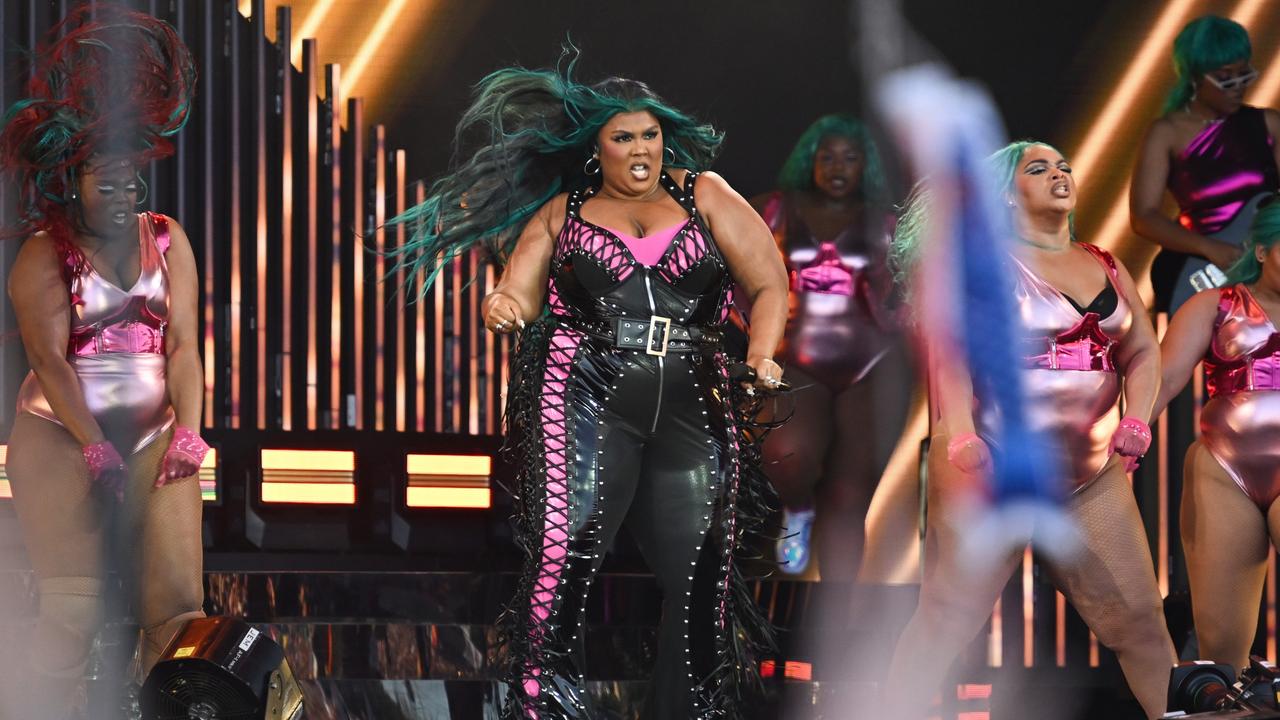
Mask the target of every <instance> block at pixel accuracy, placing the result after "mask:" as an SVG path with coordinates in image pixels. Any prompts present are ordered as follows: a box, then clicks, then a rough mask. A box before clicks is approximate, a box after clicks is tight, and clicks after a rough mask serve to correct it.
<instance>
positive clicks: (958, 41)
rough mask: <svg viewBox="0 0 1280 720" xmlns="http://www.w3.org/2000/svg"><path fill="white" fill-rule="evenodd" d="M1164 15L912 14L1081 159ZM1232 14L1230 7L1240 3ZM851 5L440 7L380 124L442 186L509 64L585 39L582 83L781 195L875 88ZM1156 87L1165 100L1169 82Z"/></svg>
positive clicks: (1141, 1) (923, 31)
mask: <svg viewBox="0 0 1280 720" xmlns="http://www.w3.org/2000/svg"><path fill="white" fill-rule="evenodd" d="M1162 4H1163V2H1162V1H1161V0H1127V1H1124V2H1114V1H1112V2H1106V1H1104V0H1076V1H1075V2H1068V3H1039V2H1017V1H1015V0H975V1H971V2H952V1H944V0H908V1H907V2H906V3H905V8H906V11H907V16H908V19H909V21H910V22H911V24H912V25H913V26H914V28H915V29H916V30H917V31H918V32H919V33H920V35H921V36H923V38H924V39H925V40H926V42H927V43H928V45H930V46H932V48H933V50H934V51H935V52H936V53H937V56H939V57H941V58H944V59H945V60H946V61H947V62H948V63H949V64H950V65H951V66H952V67H954V68H956V69H957V70H958V71H959V72H960V73H961V74H964V75H966V76H970V77H973V78H976V79H978V80H980V81H981V82H983V83H984V84H985V85H987V86H988V87H989V89H990V90H991V92H992V94H993V95H994V97H995V98H996V100H997V103H998V105H999V106H1000V109H1001V111H1002V112H1003V114H1004V117H1005V120H1006V123H1007V125H1008V129H1009V133H1010V135H1011V136H1014V137H1024V136H1035V137H1040V138H1044V139H1046V140H1049V141H1050V142H1053V143H1055V144H1057V145H1059V146H1061V147H1064V149H1067V150H1068V152H1069V148H1070V147H1071V146H1072V145H1073V144H1075V143H1078V141H1079V134H1080V133H1081V132H1083V127H1082V126H1083V125H1084V124H1085V123H1086V122H1087V120H1088V119H1089V117H1090V116H1091V114H1092V113H1094V112H1095V111H1096V109H1097V107H1098V105H1099V101H1100V99H1101V98H1100V97H1099V96H1100V95H1102V94H1104V93H1106V92H1107V91H1108V90H1109V88H1110V87H1111V86H1112V85H1113V84H1114V82H1115V79H1116V77H1117V76H1118V75H1119V73H1120V72H1121V71H1122V70H1123V68H1124V67H1125V65H1126V64H1127V61H1128V59H1129V57H1128V56H1129V53H1131V52H1132V48H1133V47H1134V46H1136V44H1137V43H1138V42H1139V41H1140V40H1141V36H1142V35H1143V34H1144V29H1145V28H1148V27H1149V26H1150V24H1151V22H1152V18H1153V17H1154V16H1155V14H1156V13H1157V12H1158V10H1159V9H1160V7H1161V6H1162ZM1222 4H1223V5H1224V8H1223V9H1224V11H1225V10H1227V9H1229V7H1228V6H1230V5H1233V4H1232V3H1222ZM850 9H851V3H850V2H849V1H848V0H801V1H797V2H763V1H760V0H748V1H746V2H743V1H741V0H739V1H734V0H698V1H697V2H680V1H677V0H653V1H651V2H643V3H633V2H628V3H617V2H610V3H595V2H584V1H583V0H548V1H545V2H539V3H536V4H533V5H523V4H517V3H513V2H503V1H501V0H498V1H495V2H492V3H489V4H487V5H481V6H480V7H478V8H477V7H476V6H475V4H474V3H473V2H469V1H468V0H441V5H440V8H439V10H438V11H437V13H436V15H435V17H436V18H437V20H438V22H439V23H454V24H455V25H457V26H458V27H459V30H460V32H464V33H465V34H464V35H463V37H462V38H461V40H460V41H458V42H456V43H454V44H453V45H452V47H449V48H448V54H447V56H446V57H441V56H440V53H439V52H437V51H438V50H440V49H441V48H430V49H424V52H423V53H422V54H421V56H420V57H421V62H420V63H419V64H416V65H414V66H411V67H407V68H405V73H404V81H403V83H402V85H401V88H402V90H401V91H400V92H399V93H397V96H396V97H395V98H394V99H388V100H387V101H386V103H385V105H384V106H383V113H384V116H383V117H380V118H378V121H381V122H385V123H387V125H388V126H389V136H390V138H391V140H392V142H393V143H394V144H395V145H397V146H399V147H404V148H405V149H406V150H407V151H408V156H409V163H410V169H411V173H412V174H414V175H415V176H425V177H432V176H435V175H437V174H439V173H440V172H442V171H443V170H444V169H445V167H446V165H447V161H448V157H449V143H450V138H451V133H452V128H453V125H454V123H455V122H456V121H457V118H458V116H459V115H460V113H461V112H462V109H463V108H464V107H465V106H466V103H467V98H468V93H469V90H470V87H471V86H472V85H473V84H474V83H475V82H476V81H478V80H479V79H480V78H482V77H484V75H485V74H486V73H488V72H490V71H493V70H495V69H498V68H500V67H503V66H507V65H524V66H526V67H546V66H549V65H552V64H554V62H555V61H556V59H557V57H558V55H559V48H560V44H561V42H562V41H563V40H564V39H565V38H566V37H571V38H572V39H573V42H574V43H575V44H576V45H577V46H578V47H580V48H581V49H582V61H581V63H580V65H579V68H580V78H581V79H583V80H585V81H588V82H590V81H594V80H597V79H600V78H603V77H607V76H609V75H623V76H628V77H633V78H636V79H639V80H643V81H644V82H646V83H648V84H649V85H650V86H651V87H653V88H654V89H655V90H656V91H657V92H658V93H659V94H661V95H663V96H664V97H665V98H666V99H667V100H668V101H669V102H671V103H672V104H674V105H676V106H677V107H679V108H681V109H683V110H685V111H687V112H690V113H692V114H694V115H695V116H697V117H698V118H700V119H703V120H706V121H709V122H712V123H714V124H715V125H716V126H718V127H719V128H720V129H722V130H724V131H725V132H726V133H727V140H726V142H725V145H724V150H723V154H722V156H721V159H720V162H719V163H717V165H716V167H715V169H716V170H717V171H718V172H720V173H721V174H723V175H724V176H726V177H727V178H728V179H729V181H730V183H732V184H733V185H734V186H735V187H736V188H737V189H738V190H739V191H740V192H742V193H743V194H745V195H752V194H755V193H758V192H762V191H765V190H768V189H769V188H770V187H771V186H772V182H773V178H774V176H775V174H776V172H777V169H778V167H779V166H780V164H781V162H782V160H783V159H784V158H785V157H786V155H787V153H788V152H789V151H790V149H791V146H792V144H793V143H794V141H795V139H796V138H797V136H798V135H799V134H800V132H802V131H803V130H804V128H805V127H806V126H807V125H808V124H809V123H810V122H812V121H813V120H814V119H816V118H817V117H818V116H820V115H822V114H824V113H829V112H839V111H853V112H859V111H860V109H861V108H862V107H863V106H864V105H865V102H864V100H863V97H862V87H863V86H864V84H865V80H864V78H863V77H862V75H861V72H860V69H859V68H858V67H855V65H854V62H852V61H851V57H856V54H857V53H856V50H855V49H854V48H853V47H852V42H853V38H854V37H855V36H856V30H857V23H856V22H855V21H854V20H852V19H851V18H850ZM462 28H467V29H466V30H465V31H463V30H462ZM916 57H921V54H920V53H916ZM1170 75H1171V73H1170ZM1153 82H1154V83H1155V85H1156V86H1157V87H1156V90H1157V91H1159V92H1162V91H1163V87H1164V85H1165V83H1166V82H1167V78H1164V77H1161V78H1154V79H1153Z"/></svg>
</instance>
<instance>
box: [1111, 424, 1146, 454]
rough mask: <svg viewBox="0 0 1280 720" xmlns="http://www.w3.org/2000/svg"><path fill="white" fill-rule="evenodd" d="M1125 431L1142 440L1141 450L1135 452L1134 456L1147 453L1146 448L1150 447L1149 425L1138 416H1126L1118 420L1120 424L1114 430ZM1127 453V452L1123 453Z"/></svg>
mask: <svg viewBox="0 0 1280 720" xmlns="http://www.w3.org/2000/svg"><path fill="white" fill-rule="evenodd" d="M1122 430H1123V431H1126V432H1128V433H1130V434H1131V435H1132V436H1133V437H1135V438H1137V439H1138V440H1140V441H1142V452H1139V453H1137V455H1136V457H1142V456H1143V455H1146V454H1147V450H1150V449H1151V426H1150V425H1148V424H1146V423H1144V422H1142V421H1141V420H1139V419H1138V418H1134V417H1127V418H1124V419H1123V420H1121V421H1120V426H1119V427H1117V428H1116V432H1120V431H1122ZM1125 454H1127V453H1125Z"/></svg>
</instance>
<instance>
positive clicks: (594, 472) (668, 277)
mask: <svg viewBox="0 0 1280 720" xmlns="http://www.w3.org/2000/svg"><path fill="white" fill-rule="evenodd" d="M695 182H696V173H692V172H691V173H689V174H688V175H687V176H686V178H685V182H684V186H683V187H680V186H678V185H677V184H676V183H675V181H674V180H672V178H670V177H669V176H668V175H667V174H666V173H665V172H664V173H663V174H662V176H661V183H662V186H663V187H664V189H666V191H667V192H668V193H670V194H671V196H672V197H673V198H675V200H676V201H677V202H678V203H680V205H681V206H682V207H683V208H684V209H685V210H686V211H687V212H688V213H689V219H688V221H687V222H686V224H685V225H684V227H683V228H682V229H681V230H680V231H679V232H678V233H677V234H676V235H675V237H674V239H673V240H672V242H671V245H670V246H669V247H668V248H667V250H666V252H665V253H664V254H663V255H662V257H661V259H660V260H659V261H658V262H657V263H656V264H654V265H653V266H645V265H642V264H640V263H638V262H637V261H636V260H635V259H634V258H633V257H632V256H631V254H630V252H629V251H628V249H627V248H626V246H625V244H624V243H623V242H622V241H621V240H620V239H619V238H618V237H616V236H615V235H614V234H612V233H610V232H609V231H608V230H605V229H604V228H601V227H598V226H595V225H593V224H591V223H589V222H587V221H585V220H583V219H582V217H581V216H580V214H579V213H580V210H581V208H582V205H583V203H584V202H587V201H589V199H590V197H591V196H592V194H593V193H592V191H591V190H585V191H579V192H574V193H571V194H570V196H569V198H568V207H567V217H566V218H565V223H564V227H563V229H562V230H561V232H560V234H559V236H558V237H557V239H556V245H555V250H554V252H553V256H552V262H551V268H550V278H549V286H548V299H547V303H548V308H547V312H546V313H544V315H543V317H542V319H541V320H539V321H538V322H537V323H533V324H531V325H530V327H529V328H528V329H527V330H526V332H525V334H524V337H523V338H522V341H521V344H522V347H521V348H520V350H519V352H518V357H517V361H516V364H517V366H516V370H515V372H514V373H513V380H512V386H511V390H510V392H509V403H510V404H509V408H508V417H509V421H510V424H511V427H510V431H511V433H512V441H513V444H514V445H515V446H516V447H517V448H518V449H520V450H521V451H523V453H524V454H523V459H524V461H525V462H524V471H523V472H522V474H521V476H520V479H519V486H518V487H517V488H516V495H517V498H516V500H517V507H518V515H517V532H518V534H519V536H520V538H519V539H520V542H521V544H522V545H523V546H524V548H525V550H526V552H527V553H528V557H527V559H526V565H525V569H524V573H523V578H522V582H521V584H520V589H519V592H518V593H517V595H516V598H515V599H514V600H513V601H512V603H511V604H510V605H509V606H508V608H507V611H506V613H505V615H504V630H505V633H506V640H507V642H508V643H509V649H510V653H511V658H510V660H511V662H512V666H511V677H510V678H509V681H510V687H511V696H510V697H509V699H508V703H507V707H508V711H509V712H510V713H511V715H512V716H516V717H526V718H597V717H601V715H600V714H598V713H597V712H596V711H595V710H594V709H593V708H592V707H591V704H590V701H589V699H588V698H587V697H586V695H585V692H584V690H583V677H584V665H583V652H582V645H583V636H584V627H583V623H584V612H583V611H584V607H585V604H586V597H587V592H588V589H589V588H590V586H591V582H592V578H593V576H594V575H595V573H596V571H597V570H598V569H599V567H600V563H601V559H602V557H603V555H604V553H605V552H606V551H607V550H608V548H609V546H610V544H611V543H612V541H613V539H614V536H615V535H616V533H617V532H618V530H619V528H620V527H621V526H622V525H623V523H626V524H627V527H628V529H629V530H630V532H631V533H632V535H633V536H634V537H635V539H636V541H637V543H638V544H639V546H640V549H641V551H642V553H643V554H644V557H645V559H646V562H647V563H648V565H649V567H650V568H651V569H652V571H653V572H654V574H655V575H656V576H657V579H658V582H659V584H660V586H661V588H662V591H663V608H662V621H661V627H660V630H659V642H658V648H657V658H656V664H655V667H654V674H653V682H652V687H651V691H650V693H649V699H648V702H647V704H646V717H649V718H663V719H664V720H667V719H679V718H699V717H709V716H711V713H712V712H729V713H731V712H732V706H733V705H734V703H736V702H737V699H738V695H739V690H740V688H739V686H738V683H739V679H740V677H741V676H742V675H744V674H749V673H750V672H751V666H752V665H754V663H755V662H756V659H755V658H753V657H751V655H752V652H751V649H752V646H751V641H750V639H749V638H751V637H752V636H753V635H757V634H759V632H760V631H762V630H764V628H763V626H762V623H761V621H760V619H759V616H758V615H757V611H756V609H755V606H754V603H753V602H751V601H750V597H749V596H746V595H745V593H744V592H743V590H744V584H743V582H742V579H741V577H740V576H739V575H738V574H737V572H736V570H735V567H734V566H735V559H736V558H735V553H736V552H737V551H738V550H739V545H740V544H741V537H742V535H743V532H744V526H746V525H749V524H751V523H752V522H754V520H755V519H756V518H758V516H759V515H760V514H761V513H760V512H758V511H757V510H756V506H758V505H759V504H760V502H762V496H763V492H764V491H763V490H762V489H761V488H762V482H761V480H762V479H761V478H760V476H759V475H758V472H757V468H756V465H757V463H756V462H755V458H757V457H758V455H757V454H756V452H755V451H754V447H753V446H751V443H750V436H749V435H748V434H746V433H744V432H743V429H742V425H743V423H742V422H741V421H740V419H739V418H738V413H737V412H736V411H735V409H734V403H733V402H732V401H729V400H728V399H727V398H728V396H729V395H730V394H731V392H730V384H729V382H728V378H727V373H726V359H725V356H724V354H723V352H722V350H721V348H720V342H719V337H720V333H719V327H720V326H721V325H722V324H723V323H724V322H725V319H726V317H727V314H728V308H729V306H730V295H731V285H732V282H731V280H730V277H729V273H728V270H727V268H726V265H725V261H724V258H723V257H722V256H721V255H720V253H719V251H718V250H717V248H716V244H715V242H714V240H713V239H712V237H711V234H710V232H709V231H708V229H707V227H706V225H705V224H704V223H703V221H702V218H701V217H700V216H699V215H698V212H697V209H696V207H695V204H694V200H693V196H694V184H695ZM740 505H741V506H750V507H751V508H752V510H751V512H750V513H743V512H741V511H740V509H739V506H740ZM716 716H717V717H719V716H721V715H716Z"/></svg>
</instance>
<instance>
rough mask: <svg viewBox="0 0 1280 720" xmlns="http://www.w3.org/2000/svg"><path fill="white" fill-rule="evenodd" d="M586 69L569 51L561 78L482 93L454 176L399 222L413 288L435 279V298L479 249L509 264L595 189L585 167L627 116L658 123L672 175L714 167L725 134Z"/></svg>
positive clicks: (532, 76)
mask: <svg viewBox="0 0 1280 720" xmlns="http://www.w3.org/2000/svg"><path fill="white" fill-rule="evenodd" d="M578 59H579V53H578V50H577V48H575V47H573V45H572V44H566V46H565V48H564V51H563V53H562V54H561V56H560V62H559V63H557V66H556V67H555V68H554V69H541V70H529V69H526V68H520V67H510V68H503V69H501V70H498V71H496V72H493V73H491V74H490V75H488V76H487V77H485V78H484V79H483V80H481V81H480V82H479V83H478V84H477V85H476V86H475V88H474V89H473V92H472V99H471V105H470V107H468V108H467V110H466V112H464V113H463V115H462V119H461V120H460V121H459V122H458V126H457V128H456V130H455V133H454V159H453V162H452V163H451V170H450V172H449V173H448V174H446V175H445V176H444V177H441V178H440V179H438V180H436V181H435V182H434V183H433V184H432V185H431V188H430V190H429V192H428V195H427V198H426V200H425V201H424V202H422V203H420V204H419V205H417V206H415V207H413V208H411V209H409V210H406V211H405V212H404V213H403V214H401V215H399V216H397V217H395V218H393V219H392V220H391V221H390V223H391V224H404V225H406V226H408V228H409V229H410V238H409V239H408V241H407V242H406V243H405V244H404V245H403V246H401V247H397V248H390V249H387V250H386V252H387V253H388V254H389V255H392V256H395V257H398V262H397V264H396V268H395V270H393V271H392V272H395V271H396V270H398V269H401V268H406V269H408V270H409V272H408V273H407V274H406V277H407V278H409V280H408V281H407V282H406V287H408V285H409V283H411V282H412V280H413V279H414V278H416V277H417V274H418V273H425V278H424V280H425V282H424V283H423V285H422V293H425V292H426V288H428V287H429V286H430V285H431V284H432V282H434V281H435V279H436V277H437V276H438V275H439V274H440V271H441V270H442V269H443V268H444V266H445V265H446V264H448V262H449V261H450V260H452V259H454V258H456V257H458V256H459V255H462V254H464V253H466V252H468V251H469V250H471V249H472V248H474V247H477V246H481V247H484V248H486V249H487V251H488V256H487V259H488V260H489V261H493V262H496V263H498V264H499V265H501V264H502V263H504V262H505V261H506V259H507V258H508V257H509V256H510V254H511V252H512V251H513V250H514V249H515V243H516V240H517V239H518V237H519V233H520V231H521V230H522V229H523V227H524V225H525V223H526V222H528V220H529V219H530V217H532V216H533V214H534V213H535V212H536V211H537V210H538V208H540V207H542V206H543V205H544V204H545V203H547V202H548V201H549V200H551V199H552V198H553V197H555V195H556V194H557V193H560V192H566V191H571V190H574V189H579V188H583V187H586V186H588V185H589V184H590V183H591V181H592V177H593V176H591V175H587V174H586V173H585V172H584V169H583V165H584V163H585V162H586V161H587V160H588V159H589V158H590V157H591V155H592V152H593V148H594V146H595V143H596V135H597V134H598V133H599V131H600V129H601V128H602V127H604V125H605V123H607V122H608V121H609V119H610V118H612V117H613V116H614V115H617V114H618V113H626V112H641V111H647V112H650V113H652V114H653V115H654V117H656V118H657V120H658V123H659V125H660V126H661V127H662V135H663V142H664V143H665V151H664V155H665V156H667V157H665V158H664V160H667V161H668V162H667V163H666V164H667V165H668V166H669V167H679V168H685V169H689V170H704V169H706V168H708V167H709V166H710V165H711V163H712V161H713V160H714V159H715V157H716V154H717V153H718V152H719V149H720V144H721V142H722V140H723V138H724V136H723V134H722V133H720V132H718V131H717V130H716V129H715V128H713V127H711V126H710V125H706V124H702V123H699V122H697V121H696V120H695V119H694V118H692V117H691V116H689V115H686V114H685V113H683V112H681V111H680V110H677V109H675V108H673V107H671V106H670V105H668V104H667V103H665V102H664V101H663V100H662V99H661V98H660V97H658V95H657V94H656V93H654V92H653V91H652V90H650V89H649V88H648V86H646V85H645V84H644V83H641V82H638V81H635V80H628V79H625V78H616V77H615V78H609V79H607V80H604V81H602V82H599V83H596V84H594V85H585V84H583V83H581V82H579V81H578V80H577V79H576V78H575V77H574V70H575V68H576V66H577V63H578ZM671 154H674V160H671V158H670V155H671ZM421 296H422V294H419V296H418V298H419V299H420V298H421Z"/></svg>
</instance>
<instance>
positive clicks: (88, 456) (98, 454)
mask: <svg viewBox="0 0 1280 720" xmlns="http://www.w3.org/2000/svg"><path fill="white" fill-rule="evenodd" d="M80 452H81V454H83V455H84V461H85V463H86V464H87V465H88V466H89V477H91V478H92V479H93V481H94V482H97V481H98V480H99V479H100V478H101V477H102V474H103V473H105V472H107V471H108V470H124V458H122V457H120V453H119V452H118V451H117V450H116V448H115V446H114V445H112V444H111V442H110V441H109V440H103V441H102V442H96V443H94V444H92V445H85V446H84V447H83V448H81V449H80Z"/></svg>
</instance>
